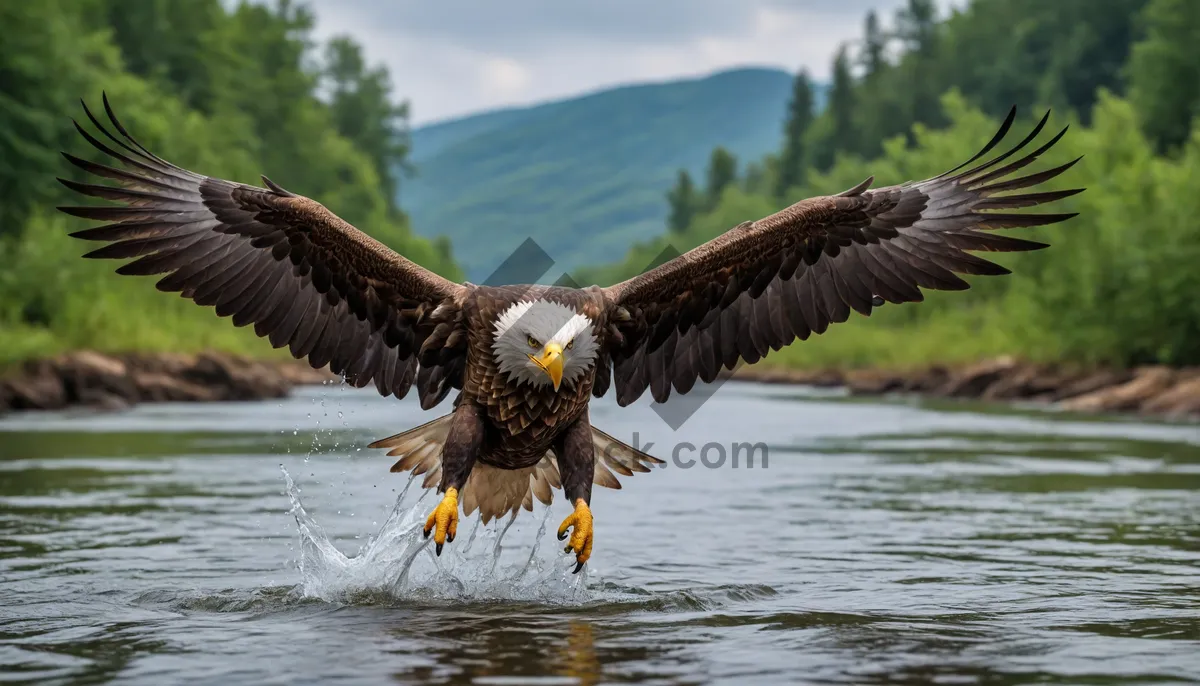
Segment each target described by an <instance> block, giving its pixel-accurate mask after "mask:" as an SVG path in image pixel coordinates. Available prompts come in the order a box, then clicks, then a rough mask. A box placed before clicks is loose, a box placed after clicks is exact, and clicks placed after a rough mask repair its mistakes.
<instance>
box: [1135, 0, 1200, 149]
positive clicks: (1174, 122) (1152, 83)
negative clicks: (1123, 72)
mask: <svg viewBox="0 0 1200 686" xmlns="http://www.w3.org/2000/svg"><path fill="white" fill-rule="evenodd" d="M1143 18H1144V21H1145V25H1146V37H1145V39H1144V40H1142V41H1140V42H1138V43H1137V44H1135V45H1134V46H1133V52H1132V55H1131V56H1130V61H1129V85H1130V94H1131V96H1132V101H1133V103H1134V105H1135V107H1136V108H1137V111H1138V115H1139V119H1140V120H1141V125H1142V130H1143V131H1145V133H1146V135H1147V136H1148V137H1149V138H1150V140H1152V141H1153V142H1154V144H1155V146H1156V147H1157V149H1158V150H1160V151H1162V150H1168V149H1172V148H1176V147H1178V146H1179V145H1181V144H1183V143H1184V142H1185V141H1186V140H1187V138H1188V135H1189V133H1190V131H1191V128H1192V122H1193V121H1194V119H1195V118H1196V117H1197V116H1200V52H1198V48H1197V46H1200V3H1197V2H1193V1H1192V0H1154V1H1153V2H1151V3H1150V4H1149V5H1148V6H1147V7H1146V9H1145V13H1144V15H1143Z"/></svg>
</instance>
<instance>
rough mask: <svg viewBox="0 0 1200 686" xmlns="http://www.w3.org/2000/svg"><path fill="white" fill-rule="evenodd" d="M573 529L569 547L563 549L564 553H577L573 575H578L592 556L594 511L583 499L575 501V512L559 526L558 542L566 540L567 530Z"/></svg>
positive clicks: (568, 543)
mask: <svg viewBox="0 0 1200 686" xmlns="http://www.w3.org/2000/svg"><path fill="white" fill-rule="evenodd" d="M572 527H573V528H574V531H572V533H571V540H570V541H568V542H567V547H566V548H564V549H563V552H564V553H569V552H571V551H575V562H576V565H575V571H574V572H572V574H578V573H579V570H581V569H583V565H584V564H585V563H586V562H587V561H588V559H589V558H590V557H591V556H592V511H591V509H590V508H589V507H588V504H587V503H586V502H584V501H583V498H580V499H578V500H576V501H575V511H574V512H572V513H571V514H570V515H568V516H567V518H566V519H564V520H563V523H562V524H559V525H558V540H560V541H561V540H563V539H564V538H566V537H567V529H570V528H572Z"/></svg>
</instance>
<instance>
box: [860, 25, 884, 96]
mask: <svg viewBox="0 0 1200 686" xmlns="http://www.w3.org/2000/svg"><path fill="white" fill-rule="evenodd" d="M859 61H860V62H861V64H862V68H863V81H864V82H865V83H870V82H873V81H874V80H875V78H876V77H877V76H878V75H879V74H880V73H881V72H882V71H883V69H884V67H885V66H887V36H886V35H884V33H883V29H882V28H881V27H880V26H879V15H878V14H876V13H875V10H871V11H870V12H867V19H866V21H865V22H864V23H863V47H862V55H861V56H860V58H859Z"/></svg>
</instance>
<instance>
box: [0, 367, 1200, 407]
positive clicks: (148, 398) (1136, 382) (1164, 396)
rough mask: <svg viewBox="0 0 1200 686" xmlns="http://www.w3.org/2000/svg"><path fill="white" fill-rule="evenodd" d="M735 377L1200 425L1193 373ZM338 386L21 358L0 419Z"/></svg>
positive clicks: (319, 379)
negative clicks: (41, 412) (9, 415)
mask: <svg viewBox="0 0 1200 686" xmlns="http://www.w3.org/2000/svg"><path fill="white" fill-rule="evenodd" d="M733 376H734V378H736V379H741V380H746V381H758V382H762V383H781V384H804V385H809V386H818V387H823V388H845V389H846V390H847V391H848V392H849V393H850V394H852V395H861V396H879V395H887V394H912V395H920V396H926V397H936V398H962V399H977V400H984V401H994V402H1023V403H1034V404H1045V405H1049V406H1054V407H1057V408H1060V409H1063V410H1068V411H1074V412H1087V413H1133V414H1141V415H1146V416H1154V417H1161V418H1166V419H1191V420H1198V419H1200V367H1191V368H1170V367H1162V366H1149V367H1138V368H1134V369H1128V370H1113V369H1091V370H1089V369H1075V368H1067V367H1064V366H1056V365H1039V364H1032V363H1028V362H1022V361H1019V360H1016V359H1013V358H1009V357H1002V358H997V359H993V360H986V361H984V362H980V363H977V364H973V365H965V366H960V367H949V366H937V365H935V366H931V367H927V368H924V369H916V370H910V371H886V370H877V369H865V370H846V371H842V370H836V369H826V370H789V369H778V368H770V367H742V368H741V369H739V370H738V371H737V372H736V374H734V375H733ZM335 380H337V377H336V376H334V375H333V374H331V373H330V372H329V371H328V370H327V369H313V368H312V367H310V366H309V365H308V363H307V362H303V361H298V360H278V361H269V360H254V359H249V358H243V357H238V356H235V355H226V354H220V353H205V354H200V355H182V354H172V353H161V354H132V355H104V354H101V353H96V352H90V351H81V352H75V353H69V354H66V355H60V356H57V357H53V358H49V359H44V360H35V361H30V362H27V363H25V364H23V365H21V366H20V367H17V368H16V369H13V370H9V373H7V374H6V375H4V376H3V377H0V413H4V412H11V411H25V410H60V409H65V408H72V407H90V408H94V409H98V410H119V409H124V408H127V407H130V406H132V405H135V404H138V403H147V402H167V401H171V402H213V401H248V400H266V399H270V398H282V397H284V396H286V395H288V394H289V393H290V392H291V391H292V389H293V388H295V387H296V386H302V385H309V384H321V383H326V382H331V381H335Z"/></svg>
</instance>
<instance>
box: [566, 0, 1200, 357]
mask: <svg viewBox="0 0 1200 686" xmlns="http://www.w3.org/2000/svg"><path fill="white" fill-rule="evenodd" d="M884 26H885V24H884V22H882V21H881V20H880V18H879V17H878V16H876V15H874V14H871V15H869V16H867V17H866V18H865V20H864V27H863V36H862V38H861V40H859V41H856V42H855V43H853V44H848V45H846V46H843V48H842V49H841V50H840V51H839V52H838V53H837V55H836V56H835V57H834V62H833V68H832V75H833V76H832V83H831V84H830V85H829V94H828V106H827V107H826V108H825V109H824V110H823V111H821V112H815V111H813V109H812V107H811V105H810V103H811V102H812V96H811V92H810V91H811V84H810V83H809V81H808V78H807V76H806V75H805V74H804V73H800V74H798V75H797V77H796V82H795V87H794V89H793V96H792V106H791V107H790V108H789V111H788V115H787V119H786V122H785V124H784V127H783V134H784V136H783V141H782V144H781V146H780V151H779V153H777V154H774V155H769V156H768V157H767V158H766V159H765V160H762V161H760V162H757V163H755V164H754V165H753V169H754V170H755V173H753V174H751V173H749V171H747V172H746V173H744V174H742V175H741V176H740V177H739V178H737V179H734V180H732V181H728V180H726V177H727V176H728V173H727V172H728V168H729V166H730V160H729V159H728V156H727V153H726V152H724V151H723V150H720V149H717V150H714V151H713V155H712V162H711V164H710V167H709V169H710V171H709V174H708V177H709V178H708V182H707V184H702V183H697V182H696V181H694V180H693V179H692V178H691V177H690V176H689V175H688V174H687V173H686V172H680V175H679V179H678V181H677V183H676V186H675V188H673V189H672V190H671V191H670V192H669V193H668V194H667V201H668V203H669V204H670V218H671V219H670V221H669V222H668V227H667V233H666V234H665V235H664V236H662V237H660V238H656V239H654V240H652V241H646V242H644V243H641V244H639V245H636V246H634V247H633V248H632V249H631V250H630V252H629V253H628V255H627V257H626V258H625V259H624V260H623V261H621V262H619V263H617V264H610V265H604V266H599V267H595V268H590V269H585V270H581V271H580V272H579V273H577V274H576V280H577V281H579V282H580V283H589V282H596V283H601V284H608V283H613V282H615V281H618V280H621V279H624V278H628V277H629V276H632V275H634V274H637V273H638V272H640V271H643V270H644V269H646V268H647V267H648V266H651V265H654V264H657V262H659V261H661V257H660V256H662V255H664V254H666V255H670V254H674V253H675V252H677V251H685V250H688V249H690V248H692V247H695V246H696V245H699V244H701V243H703V242H704V241H707V240H709V239H711V238H713V237H714V236H716V235H718V234H720V233H721V232H723V231H726V230H728V229H729V228H730V227H733V226H736V225H737V224H739V223H740V222H742V221H745V220H747V219H753V218H756V217H761V216H764V215H766V214H769V213H771V212H774V211H776V210H779V209H781V208H783V207H785V206H787V205H788V204H791V203H793V202H796V201H799V200H801V199H803V198H806V197H810V196H813V195H822V194H829V193H836V192H840V191H842V190H844V189H846V188H850V187H852V186H854V185H855V184H857V183H859V182H860V181H862V180H863V179H864V178H866V177H868V176H872V175H873V176H874V177H875V179H876V185H885V184H893V183H901V182H903V181H905V180H908V179H920V178H926V177H929V176H932V175H935V174H938V173H940V172H942V171H945V170H947V169H950V168H952V167H954V166H956V165H958V164H959V163H960V162H962V161H964V160H966V159H968V158H969V157H970V156H972V155H973V154H974V153H975V152H977V151H978V149H979V148H981V147H982V145H983V144H984V143H985V142H987V141H988V140H989V139H990V138H991V135H992V134H993V133H994V132H995V130H996V128H997V127H998V126H999V124H1000V120H1001V119H1002V117H1003V116H1004V114H1005V113H1006V112H1007V111H1008V109H1009V108H1010V107H1011V106H1012V105H1014V104H1016V105H1018V107H1019V108H1020V109H1019V114H1020V115H1021V118H1020V119H1019V120H1018V124H1017V125H1016V126H1015V127H1014V131H1013V132H1012V133H1010V135H1009V139H1008V141H1007V142H1008V143H1010V144H1012V143H1015V142H1016V141H1017V140H1020V137H1021V136H1022V135H1024V133H1025V132H1026V131H1028V130H1029V127H1032V126H1033V125H1034V123H1035V122H1036V121H1037V118H1039V117H1040V116H1041V115H1042V114H1043V113H1044V112H1045V109H1046V108H1053V109H1054V115H1053V117H1052V119H1051V124H1050V125H1049V126H1047V129H1046V132H1045V133H1043V135H1042V137H1041V139H1040V140H1046V139H1047V138H1048V137H1049V136H1050V135H1052V134H1053V133H1054V132H1055V131H1056V130H1057V129H1058V128H1060V127H1061V126H1063V125H1065V124H1070V125H1071V131H1070V132H1069V133H1068V134H1067V136H1066V137H1065V138H1064V139H1063V140H1062V141H1061V142H1060V143H1059V144H1058V145H1057V146H1055V148H1054V149H1053V150H1052V152H1051V153H1050V154H1048V155H1047V156H1045V157H1044V158H1043V161H1042V163H1041V166H1040V167H1039V168H1049V167H1050V166H1052V165H1057V164H1061V163H1063V162H1066V161H1069V160H1071V159H1073V158H1075V157H1078V156H1080V155H1082V156H1084V158H1083V160H1082V161H1081V162H1080V163H1079V164H1078V165H1076V166H1075V167H1074V168H1073V169H1071V170H1070V171H1069V172H1067V173H1066V174H1064V175H1063V176H1061V177H1059V178H1058V179H1055V180H1054V182H1053V186H1052V187H1055V188H1068V187H1086V188H1087V189H1088V190H1087V191H1086V192H1085V193H1083V194H1081V195H1078V196H1075V197H1072V198H1070V199H1068V200H1065V201H1062V202H1061V203H1057V205H1059V206H1061V207H1062V208H1063V209H1062V211H1073V212H1079V213H1080V216H1079V217H1076V218H1075V219H1072V220H1070V221H1069V222H1066V223H1064V224H1060V225H1055V226H1051V227H1046V228H1043V229H1036V230H1031V231H1027V232H1024V233H1025V235H1027V237H1030V238H1034V239H1037V240H1041V241H1043V242H1049V243H1051V244H1052V247H1051V248H1050V249H1047V250H1043V251H1039V252H1034V253H1025V254H1017V255H1003V256H1001V257H1000V258H999V259H998V260H997V261H999V262H1001V263H1002V264H1004V265H1005V266H1007V267H1009V268H1011V269H1013V270H1014V272H1015V274H1014V275H1013V276H1010V277H1000V278H994V277H977V278H972V279H971V283H972V289H971V290H970V291H968V292H965V293H930V294H927V295H928V299H927V301H926V302H925V303H922V304H919V305H903V306H886V307H884V308H882V309H881V310H879V311H878V312H877V313H876V314H874V315H872V316H871V317H870V319H869V320H868V319H867V318H864V317H860V316H858V315H852V317H853V318H852V319H851V321H849V322H847V323H846V324H842V325H837V326H834V327H831V328H830V330H829V331H828V332H827V333H825V334H824V335H821V336H817V337H815V338H813V339H811V340H809V341H808V342H806V343H799V344H796V345H793V346H791V347H789V348H785V349H784V350H782V351H780V352H778V353H773V354H771V355H770V356H768V358H767V359H766V361H765V362H764V363H763V364H768V365H770V364H774V365H787V366H811V367H860V366H883V367H907V366H916V365H925V364H929V363H937V362H966V361H971V360H977V359H979V358H982V357H985V356H991V355H998V354H1016V355H1018V356H1021V357H1024V358H1028V359H1032V360H1038V361H1062V362H1068V363H1073V364H1080V365H1098V364H1103V365H1135V364H1145V363H1166V364H1176V365H1183V364H1200V300H1198V299H1197V297H1196V295H1197V294H1198V293H1200V120H1198V119H1197V115H1200V50H1197V48H1196V46H1197V45H1200V3H1196V2H1192V1H1191V0H1055V2H1043V1H1042V0H975V1H974V2H971V3H970V4H969V5H968V6H967V7H966V8H964V9H962V10H959V11H956V12H955V13H954V14H953V15H952V16H949V17H945V18H940V19H939V17H938V16H937V14H936V11H935V5H934V3H933V2H932V0H909V2H908V3H907V5H906V6H905V7H904V8H903V9H901V10H900V11H899V13H898V14H897V16H896V17H894V18H893V20H892V21H891V22H890V24H888V25H887V26H888V28H886V29H885V28H884ZM1035 103H1036V104H1037V106H1036V107H1034V106H1033V105H1034V104H1035ZM714 176H716V177H718V178H720V179H721V180H722V183H716V184H714V183H713V178H714ZM1054 211H1059V210H1057V209H1056V210H1054Z"/></svg>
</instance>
